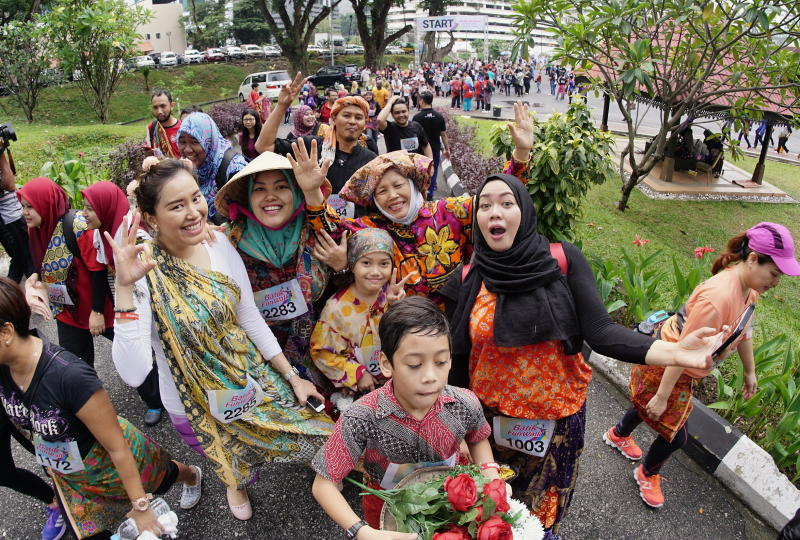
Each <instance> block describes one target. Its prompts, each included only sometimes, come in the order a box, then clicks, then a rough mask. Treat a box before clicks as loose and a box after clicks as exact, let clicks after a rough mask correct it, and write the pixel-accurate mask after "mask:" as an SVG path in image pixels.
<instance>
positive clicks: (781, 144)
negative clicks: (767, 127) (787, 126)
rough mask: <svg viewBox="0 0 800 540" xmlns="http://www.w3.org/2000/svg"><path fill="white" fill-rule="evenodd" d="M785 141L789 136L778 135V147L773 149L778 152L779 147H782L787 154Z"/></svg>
mask: <svg viewBox="0 0 800 540" xmlns="http://www.w3.org/2000/svg"><path fill="white" fill-rule="evenodd" d="M787 142H789V137H778V148H776V149H775V150H777V151H778V152H780V151H781V148H783V151H784V152H786V153H787V154H788V153H789V149H788V148H786V143H787Z"/></svg>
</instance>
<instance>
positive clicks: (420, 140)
mask: <svg viewBox="0 0 800 540" xmlns="http://www.w3.org/2000/svg"><path fill="white" fill-rule="evenodd" d="M389 113H391V115H392V118H394V122H390V121H388V120H387V118H388V117H389ZM378 129H379V130H380V132H381V133H383V136H384V138H385V140H386V151H387V152H394V151H395V150H405V151H407V152H414V153H417V154H422V155H425V156H428V157H429V158H431V159H433V153H432V152H431V145H430V143H428V137H427V135H426V134H425V130H424V129H423V128H422V126H421V125H420V124H419V122H415V121H413V120H411V119H410V118H409V115H408V103H406V101H405V100H403V99H400V97H399V96H392V97H391V99H390V100H389V103H388V104H387V105H386V108H385V109H383V110H382V111H381V112H380V114H379V115H378Z"/></svg>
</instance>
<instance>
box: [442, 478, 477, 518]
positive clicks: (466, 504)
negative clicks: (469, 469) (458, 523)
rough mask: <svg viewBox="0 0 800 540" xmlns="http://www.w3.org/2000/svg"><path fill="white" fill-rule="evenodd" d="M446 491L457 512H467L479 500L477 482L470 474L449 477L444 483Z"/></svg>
mask: <svg viewBox="0 0 800 540" xmlns="http://www.w3.org/2000/svg"><path fill="white" fill-rule="evenodd" d="M444 490H445V491H446V492H447V500H448V501H450V504H451V505H452V506H453V510H456V511H457V512H466V511H467V510H469V508H470V506H472V505H473V504H475V503H476V502H477V500H478V488H477V487H476V486H475V480H473V479H472V477H471V476H470V475H468V474H459V475H458V476H456V477H455V478H453V477H452V476H450V477H448V478H447V479H446V480H445V481H444Z"/></svg>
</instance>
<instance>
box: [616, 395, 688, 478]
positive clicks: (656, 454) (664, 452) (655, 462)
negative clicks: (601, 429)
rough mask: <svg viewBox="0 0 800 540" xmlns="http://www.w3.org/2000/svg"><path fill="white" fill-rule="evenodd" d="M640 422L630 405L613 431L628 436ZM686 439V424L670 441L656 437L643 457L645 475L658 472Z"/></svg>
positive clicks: (637, 413) (637, 414)
mask: <svg viewBox="0 0 800 540" xmlns="http://www.w3.org/2000/svg"><path fill="white" fill-rule="evenodd" d="M641 423H642V418H641V417H640V416H639V412H638V411H637V410H636V408H635V407H631V408H630V409H628V412H626V413H625V416H623V417H622V419H621V420H620V421H619V423H618V424H617V425H616V426H615V427H614V431H616V432H617V435H619V436H620V437H628V436H629V435H630V434H631V433H633V430H634V429H636V428H637V427H638V426H639V424H641ZM688 439H689V432H688V431H687V429H686V424H684V425H683V426H681V429H679V430H678V432H677V433H676V434H675V438H674V439H672V442H670V441H668V440H667V439H665V438H664V437H662V436H661V435H659V436H658V437H656V440H655V441H653V444H651V445H650V449H649V450H648V451H647V455H645V457H644V465H643V467H642V470H643V471H644V474H645V476H653V475H654V474H658V472H659V471H660V470H661V467H662V465H664V463H665V462H666V461H667V459H669V456H671V455H672V453H673V452H675V451H676V450H680V449H681V448H682V447H683V445H684V444H686V441H687V440H688Z"/></svg>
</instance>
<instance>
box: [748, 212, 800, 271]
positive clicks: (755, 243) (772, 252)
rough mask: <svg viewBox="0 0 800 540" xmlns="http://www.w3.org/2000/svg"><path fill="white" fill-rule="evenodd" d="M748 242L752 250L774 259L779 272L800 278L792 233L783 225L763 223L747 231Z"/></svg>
mask: <svg viewBox="0 0 800 540" xmlns="http://www.w3.org/2000/svg"><path fill="white" fill-rule="evenodd" d="M747 241H748V246H749V247H750V249H751V250H753V251H757V252H758V253H761V254H763V255H769V256H770V257H772V261H773V262H774V263H775V266H777V267H778V270H780V271H781V272H783V273H784V274H786V275H787V276H800V262H797V259H795V256H794V240H793V239H792V233H790V232H789V229H787V228H786V227H784V226H783V225H780V224H778V223H770V222H767V221H763V222H761V223H759V224H758V225H755V226H753V227H751V228H749V229H748V230H747Z"/></svg>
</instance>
